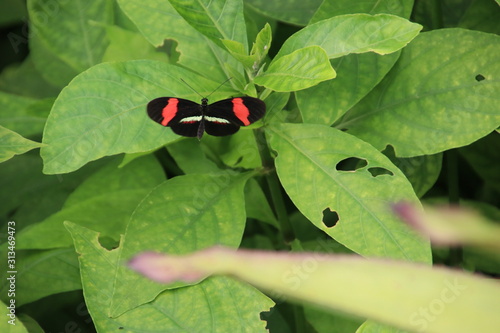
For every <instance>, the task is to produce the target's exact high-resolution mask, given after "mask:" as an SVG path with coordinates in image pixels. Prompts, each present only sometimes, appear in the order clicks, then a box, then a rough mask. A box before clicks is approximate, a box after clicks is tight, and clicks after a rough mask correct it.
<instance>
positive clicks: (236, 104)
mask: <svg viewBox="0 0 500 333" xmlns="http://www.w3.org/2000/svg"><path fill="white" fill-rule="evenodd" d="M232 102H233V112H234V115H235V116H236V117H237V118H238V119H239V120H241V122H242V123H243V124H244V125H245V126H248V125H250V121H249V120H248V116H249V115H250V111H249V110H248V108H247V107H246V106H245V104H243V99H241V98H233V99H232Z"/></svg>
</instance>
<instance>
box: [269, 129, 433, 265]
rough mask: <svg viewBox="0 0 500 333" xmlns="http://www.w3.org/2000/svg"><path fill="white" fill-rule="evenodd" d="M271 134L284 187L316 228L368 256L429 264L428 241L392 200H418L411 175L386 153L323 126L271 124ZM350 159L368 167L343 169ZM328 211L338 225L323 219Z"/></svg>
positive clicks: (277, 167) (279, 174)
mask: <svg viewBox="0 0 500 333" xmlns="http://www.w3.org/2000/svg"><path fill="white" fill-rule="evenodd" d="M268 134H269V140H270V141H269V142H270V145H271V147H272V149H273V150H275V151H276V152H277V153H278V156H277V158H276V161H275V163H276V171H277V173H278V176H279V178H280V180H281V182H282V184H283V187H284V188H285V190H286V192H287V193H288V195H289V196H290V198H291V199H292V201H293V202H294V203H295V205H296V206H297V208H298V209H299V210H300V211H301V212H302V214H304V215H305V216H306V217H307V218H308V219H309V220H310V221H311V222H312V223H313V224H314V225H315V226H317V227H318V228H319V229H321V230H323V231H324V232H326V233H327V234H329V235H330V236H332V237H333V238H335V240H337V241H338V242H340V243H342V244H343V245H345V246H347V247H348V248H350V249H351V250H353V251H355V252H357V253H359V254H361V255H364V256H384V257H392V258H403V259H406V260H412V261H421V262H430V248H429V244H428V243H427V242H426V241H424V240H423V239H421V238H419V237H418V236H417V235H416V234H415V233H413V232H412V231H411V230H410V229H409V228H408V227H407V226H406V225H405V224H403V223H401V221H399V220H398V219H397V217H396V216H394V214H392V211H391V208H390V204H391V203H394V202H398V201H402V200H405V201H410V202H418V200H417V198H416V196H415V193H414V192H413V190H412V188H411V185H410V183H409V182H408V180H407V179H406V177H405V176H404V175H403V173H402V172H401V171H400V170H399V169H398V168H397V167H396V166H394V165H393V164H392V163H391V162H390V160H389V159H388V158H387V157H385V156H384V155H383V154H381V153H380V152H378V151H377V150H376V149H374V148H373V147H372V146H370V145H369V144H367V143H365V142H363V141H361V140H359V139H357V138H355V137H353V136H350V135H348V134H346V133H343V132H341V131H338V130H336V129H334V128H331V127H327V126H323V125H309V124H282V125H281V126H273V127H269V132H268ZM349 158H357V159H359V160H361V161H360V162H362V163H363V162H364V163H365V166H362V167H359V168H357V170H352V171H344V170H342V168H340V166H339V162H342V161H346V160H347V159H349ZM353 171H354V172H353ZM380 171H383V173H385V174H380ZM328 210H330V211H335V212H336V213H337V215H338V217H339V221H338V222H337V223H336V225H334V226H327V225H326V224H325V222H324V221H323V213H324V212H328Z"/></svg>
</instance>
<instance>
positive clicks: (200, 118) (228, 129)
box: [147, 97, 266, 139]
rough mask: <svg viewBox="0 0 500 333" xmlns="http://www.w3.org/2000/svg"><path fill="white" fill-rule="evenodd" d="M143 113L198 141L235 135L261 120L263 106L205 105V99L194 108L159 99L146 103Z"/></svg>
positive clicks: (248, 102) (242, 101)
mask: <svg viewBox="0 0 500 333" xmlns="http://www.w3.org/2000/svg"><path fill="white" fill-rule="evenodd" d="M147 112H148V115H149V117H150V118H151V119H153V120H154V121H156V122H157V123H159V124H160V125H162V126H168V127H170V128H171V129H172V131H173V132H174V133H176V134H179V135H182V136H187V137H197V138H198V139H201V137H202V136H203V133H205V132H207V133H208V134H210V135H214V136H225V135H231V134H234V133H236V132H237V131H238V130H239V128H240V127H241V126H248V125H250V124H252V123H254V122H256V121H257V120H259V119H260V118H262V117H263V116H264V114H265V112H266V104H265V103H264V102H263V101H261V100H260V99H258V98H254V97H235V98H228V99H224V100H221V101H218V102H215V103H212V104H208V99H207V98H202V100H201V104H198V103H195V102H193V101H190V100H187V99H183V98H176V97H160V98H156V99H153V100H152V101H151V102H149V103H148V106H147Z"/></svg>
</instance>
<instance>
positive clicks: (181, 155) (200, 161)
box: [167, 138, 220, 174]
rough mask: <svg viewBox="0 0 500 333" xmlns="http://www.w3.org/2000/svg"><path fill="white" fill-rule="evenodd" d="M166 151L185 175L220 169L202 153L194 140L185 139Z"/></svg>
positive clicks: (198, 143)
mask: <svg viewBox="0 0 500 333" xmlns="http://www.w3.org/2000/svg"><path fill="white" fill-rule="evenodd" d="M167 150H168V152H169V153H170V155H171V156H172V158H173V159H174V160H175V163H176V164H177V166H178V167H179V168H180V169H181V170H182V171H183V172H184V173H186V174H190V173H211V172H218V171H220V169H219V168H218V167H217V164H215V163H214V162H213V161H212V160H210V159H209V158H208V157H207V156H206V155H205V153H204V152H203V149H202V146H201V145H200V142H199V141H198V140H197V139H195V138H186V139H184V140H179V141H177V142H174V143H171V144H169V145H168V146H167Z"/></svg>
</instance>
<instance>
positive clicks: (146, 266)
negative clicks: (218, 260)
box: [128, 252, 207, 283]
mask: <svg viewBox="0 0 500 333" xmlns="http://www.w3.org/2000/svg"><path fill="white" fill-rule="evenodd" d="M183 261H184V260H183V257H174V256H166V255H164V254H161V253H157V252H144V253H141V254H139V255H137V256H135V257H134V258H132V259H131V260H130V261H129V263H128V266H129V267H130V268H131V269H133V270H135V271H136V272H139V273H141V274H143V275H144V276H146V277H148V278H149V279H151V280H153V281H157V282H160V283H171V282H175V281H184V282H189V283H191V282H196V281H200V280H202V279H203V278H205V277H206V276H207V274H202V273H201V272H198V271H196V270H195V269H193V268H191V267H190V266H189V265H186V264H187V263H186V262H185V261H184V262H183Z"/></svg>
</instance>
